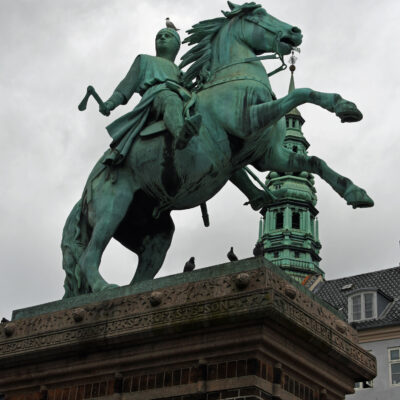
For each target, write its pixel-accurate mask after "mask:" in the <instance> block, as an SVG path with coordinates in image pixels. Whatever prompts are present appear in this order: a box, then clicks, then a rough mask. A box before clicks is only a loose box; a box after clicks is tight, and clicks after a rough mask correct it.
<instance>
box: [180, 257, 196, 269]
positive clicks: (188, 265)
mask: <svg viewBox="0 0 400 400" xmlns="http://www.w3.org/2000/svg"><path fill="white" fill-rule="evenodd" d="M195 267H196V265H195V263H194V257H190V259H189V261H186V264H185V267H184V268H183V272H191V271H193V270H194V269H195Z"/></svg>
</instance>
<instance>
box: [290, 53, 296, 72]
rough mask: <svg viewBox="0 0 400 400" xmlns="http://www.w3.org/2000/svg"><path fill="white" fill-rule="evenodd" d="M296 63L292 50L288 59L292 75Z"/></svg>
mask: <svg viewBox="0 0 400 400" xmlns="http://www.w3.org/2000/svg"><path fill="white" fill-rule="evenodd" d="M296 61H297V57H296V56H295V55H294V50H292V54H291V55H290V57H289V64H290V67H289V69H290V72H291V73H292V74H293V72H294V71H295V69H296V66H295V65H294V64H296Z"/></svg>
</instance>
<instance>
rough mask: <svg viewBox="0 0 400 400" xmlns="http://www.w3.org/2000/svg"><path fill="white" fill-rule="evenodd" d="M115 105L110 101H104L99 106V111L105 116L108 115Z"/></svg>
mask: <svg viewBox="0 0 400 400" xmlns="http://www.w3.org/2000/svg"><path fill="white" fill-rule="evenodd" d="M114 108H115V106H114V104H113V103H112V102H111V101H109V100H108V101H106V102H105V103H104V104H103V106H100V107H99V111H100V112H101V113H102V114H103V115H105V116H106V117H108V116H109V115H110V112H111V111H112V110H114Z"/></svg>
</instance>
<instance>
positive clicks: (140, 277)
mask: <svg viewBox="0 0 400 400" xmlns="http://www.w3.org/2000/svg"><path fill="white" fill-rule="evenodd" d="M174 231H175V226H174V223H173V221H172V218H171V216H170V214H169V212H168V213H167V212H165V213H163V214H161V215H160V217H159V218H158V219H154V218H152V217H149V220H148V223H147V224H146V229H145V231H144V232H142V236H141V238H140V240H139V243H138V244H137V245H136V249H137V250H136V251H135V252H136V253H137V255H138V256H139V263H138V266H137V269H136V273H135V276H134V277H133V279H132V281H131V283H130V284H131V285H133V284H134V283H138V282H141V281H145V280H149V279H153V278H154V277H155V276H156V274H157V272H158V271H159V270H160V268H161V266H162V264H163V262H164V259H165V256H166V255H167V251H168V249H169V247H170V245H171V241H172V237H173V234H174Z"/></svg>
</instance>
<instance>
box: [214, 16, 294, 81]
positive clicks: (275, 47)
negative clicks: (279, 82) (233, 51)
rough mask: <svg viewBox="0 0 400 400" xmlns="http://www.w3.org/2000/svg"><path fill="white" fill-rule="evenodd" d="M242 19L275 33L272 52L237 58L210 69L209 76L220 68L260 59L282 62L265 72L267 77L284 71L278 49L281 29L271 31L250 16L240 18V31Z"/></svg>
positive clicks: (281, 56)
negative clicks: (266, 54)
mask: <svg viewBox="0 0 400 400" xmlns="http://www.w3.org/2000/svg"><path fill="white" fill-rule="evenodd" d="M244 20H246V21H249V22H251V23H253V24H255V25H258V26H259V27H261V28H263V29H265V30H266V31H268V32H271V33H273V34H275V40H274V45H273V50H274V54H272V55H269V56H255V57H249V58H244V59H242V60H239V61H234V62H232V63H230V64H225V65H222V66H220V67H218V68H216V69H214V70H212V71H210V76H212V75H214V74H216V73H217V72H219V71H221V70H223V69H225V68H228V67H231V66H233V65H237V64H243V63H249V62H253V61H262V60H280V61H281V63H282V64H281V66H280V67H278V68H276V69H274V70H273V71H272V72H270V73H268V74H267V75H268V77H270V76H272V75H275V74H276V73H278V72H280V71H284V70H285V69H286V68H287V65H286V63H285V60H284V59H283V54H281V53H280V51H279V43H280V40H281V37H282V35H283V34H282V31H279V32H277V33H275V32H273V31H271V29H270V28H268V27H267V26H266V25H264V24H262V23H260V22H258V21H255V20H254V19H252V18H250V17H245V18H241V23H242V31H243V21H244Z"/></svg>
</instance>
